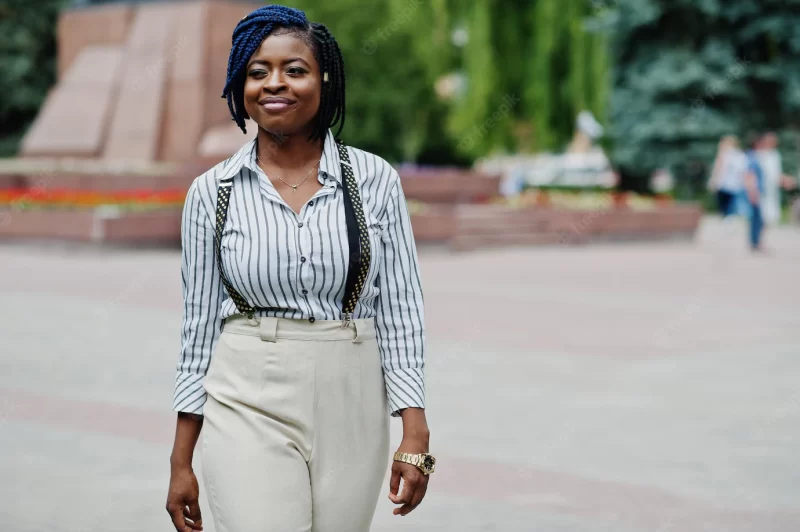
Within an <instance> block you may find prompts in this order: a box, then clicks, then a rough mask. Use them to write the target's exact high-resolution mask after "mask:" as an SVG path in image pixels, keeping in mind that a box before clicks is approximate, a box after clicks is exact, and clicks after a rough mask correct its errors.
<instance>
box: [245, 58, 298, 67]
mask: <svg viewBox="0 0 800 532" xmlns="http://www.w3.org/2000/svg"><path fill="white" fill-rule="evenodd" d="M297 61H300V62H301V63H303V64H305V65H306V66H308V67H310V65H309V64H308V63H307V62H306V60H305V59H303V58H302V57H290V58H289V59H285V60H284V61H283V62H282V63H281V64H283V65H288V64H289V63H295V62H297ZM269 64H270V63H269V61H264V60H263V59H255V60H253V61H252V62H251V63H250V64H248V65H247V68H250V67H251V66H253V65H264V66H269Z"/></svg>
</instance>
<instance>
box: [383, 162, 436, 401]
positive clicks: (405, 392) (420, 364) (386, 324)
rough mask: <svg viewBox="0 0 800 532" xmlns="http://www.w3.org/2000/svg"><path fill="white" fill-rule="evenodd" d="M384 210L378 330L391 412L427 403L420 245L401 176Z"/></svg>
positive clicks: (397, 178)
mask: <svg viewBox="0 0 800 532" xmlns="http://www.w3.org/2000/svg"><path fill="white" fill-rule="evenodd" d="M395 177H396V181H395V185H394V187H393V189H392V191H391V193H390V197H389V201H388V204H387V207H386V210H385V214H384V222H385V224H386V225H385V227H386V230H385V231H384V237H383V239H382V244H381V245H382V246H383V262H382V264H380V270H379V273H378V287H379V289H380V294H379V295H378V301H377V305H376V311H377V314H376V330H377V336H378V344H379V347H380V351H381V358H382V362H383V372H384V378H385V381H386V392H387V396H388V399H389V407H390V411H391V413H392V416H397V415H399V411H400V410H402V409H403V408H408V407H419V408H424V407H425V374H424V369H425V326H424V324H425V315H424V309H423V298H422V286H421V285H422V283H421V282H420V274H419V265H418V261H417V250H416V244H415V242H414V234H413V233H412V231H411V218H410V216H409V214H408V206H407V205H406V199H405V195H404V194H403V189H402V186H401V184H400V178H399V177H397V176H396V173H395Z"/></svg>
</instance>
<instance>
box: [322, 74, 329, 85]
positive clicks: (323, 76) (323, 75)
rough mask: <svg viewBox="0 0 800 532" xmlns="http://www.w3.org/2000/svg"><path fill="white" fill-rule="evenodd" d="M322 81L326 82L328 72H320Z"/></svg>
mask: <svg viewBox="0 0 800 532" xmlns="http://www.w3.org/2000/svg"><path fill="white" fill-rule="evenodd" d="M322 82H323V83H328V73H327V72H325V73H324V74H322Z"/></svg>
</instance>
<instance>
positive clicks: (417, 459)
mask: <svg viewBox="0 0 800 532" xmlns="http://www.w3.org/2000/svg"><path fill="white" fill-rule="evenodd" d="M428 456H430V455H428V454H425V453H423V454H411V453H401V452H400V451H398V452H396V453H394V460H395V461H397V462H404V463H406V464H411V465H413V466H415V467H416V468H417V469H419V470H420V471H422V473H423V474H425V475H429V474H430V473H431V472H432V470H430V471H429V470H428V469H426V467H425V466H424V460H425V458H426V457H428ZM431 458H433V457H432V456H431ZM434 463H435V459H434Z"/></svg>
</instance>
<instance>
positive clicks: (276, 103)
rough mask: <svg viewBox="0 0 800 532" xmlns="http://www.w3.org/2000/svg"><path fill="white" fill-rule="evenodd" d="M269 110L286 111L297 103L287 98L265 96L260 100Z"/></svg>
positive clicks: (262, 105)
mask: <svg viewBox="0 0 800 532" xmlns="http://www.w3.org/2000/svg"><path fill="white" fill-rule="evenodd" d="M258 103H259V104H260V105H261V107H263V108H264V109H266V110H267V111H273V112H274V111H284V110H286V109H288V108H289V107H291V106H293V105H294V104H295V102H294V100H289V99H287V98H264V99H263V100H260V101H259V102H258Z"/></svg>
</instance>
